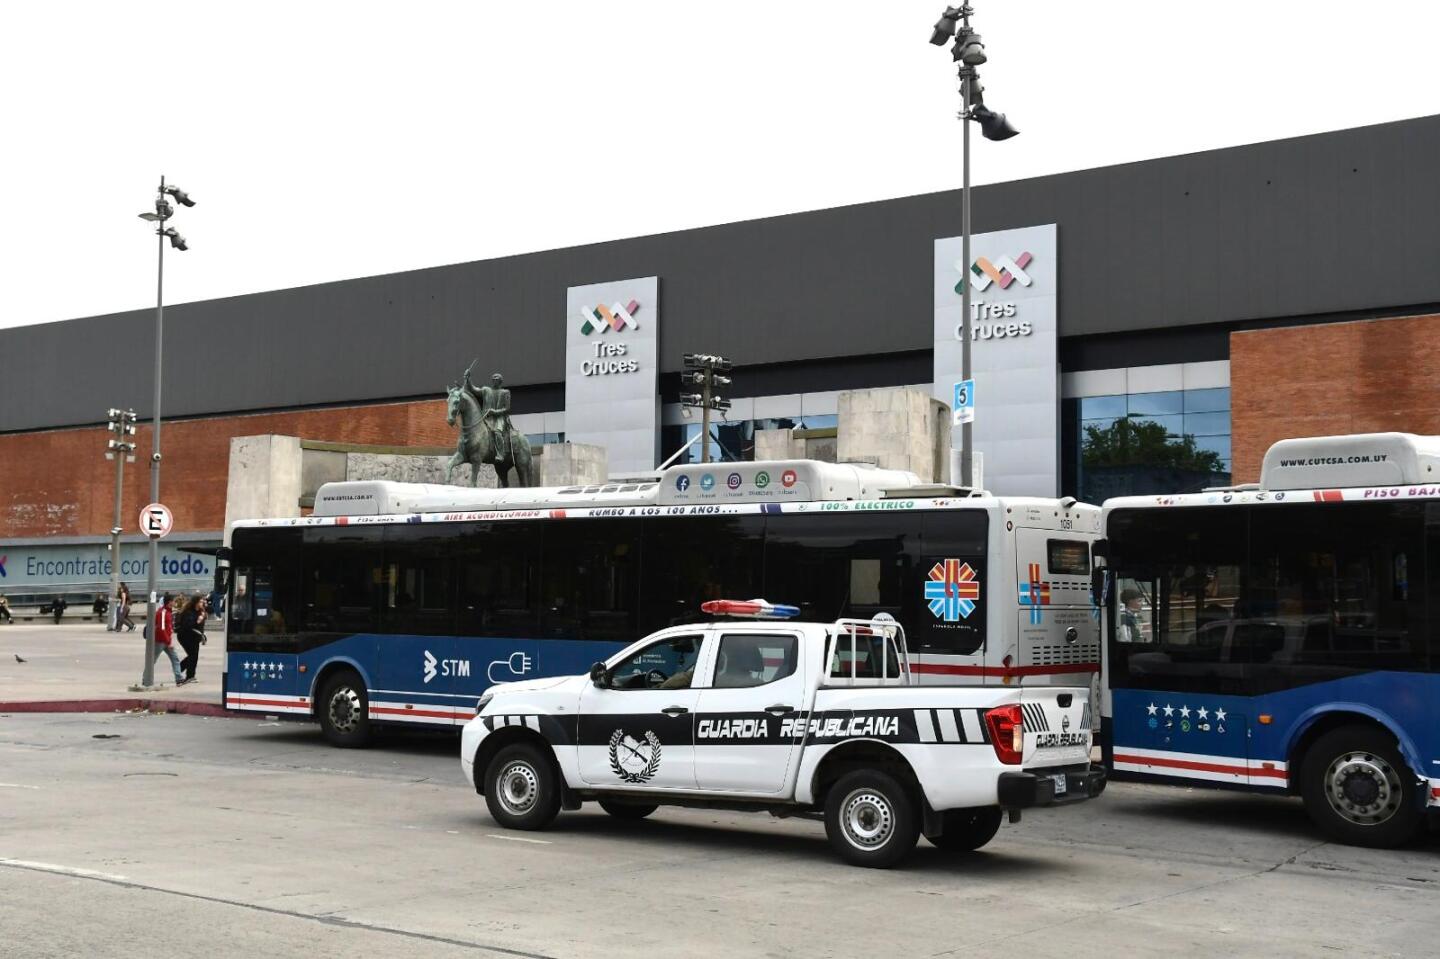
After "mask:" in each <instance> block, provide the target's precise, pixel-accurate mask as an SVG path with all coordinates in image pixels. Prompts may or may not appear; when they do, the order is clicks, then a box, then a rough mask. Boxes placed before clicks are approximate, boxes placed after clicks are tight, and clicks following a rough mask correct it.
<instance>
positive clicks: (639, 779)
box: [610, 729, 660, 785]
mask: <svg viewBox="0 0 1440 959" xmlns="http://www.w3.org/2000/svg"><path fill="white" fill-rule="evenodd" d="M624 741H625V730H623V729H617V730H615V732H614V733H612V734H611V736H610V771H611V772H613V773H614V774H615V775H616V776H618V777H619V778H620V780H621V781H622V782H627V783H634V784H636V785H640V784H642V783H647V782H649V781H650V780H651V779H654V778H655V773H656V772H657V771H659V769H660V737H659V736H656V735H655V734H654V733H653V732H651V731H649V730H646V732H645V743H646V745H648V746H649V747H650V761H649V762H648V763H646V764H645V768H644V769H641V770H639V771H638V772H630V771H629V770H627V769H626V768H625V767H624V766H622V765H620V744H621V743H623V742H624Z"/></svg>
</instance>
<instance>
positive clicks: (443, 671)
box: [425, 649, 470, 683]
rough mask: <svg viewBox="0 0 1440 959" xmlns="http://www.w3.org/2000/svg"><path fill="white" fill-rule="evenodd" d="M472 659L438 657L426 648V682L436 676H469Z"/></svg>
mask: <svg viewBox="0 0 1440 959" xmlns="http://www.w3.org/2000/svg"><path fill="white" fill-rule="evenodd" d="M469 675H470V660H468V659H436V658H435V654H434V653H432V652H430V650H428V649H427V650H425V682H427V683H428V682H430V680H432V679H434V678H435V677H436V676H445V677H450V676H467V677H468V676H469Z"/></svg>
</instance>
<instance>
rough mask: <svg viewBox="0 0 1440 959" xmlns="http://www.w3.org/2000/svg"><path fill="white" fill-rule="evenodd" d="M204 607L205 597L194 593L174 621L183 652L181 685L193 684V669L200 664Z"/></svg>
mask: <svg viewBox="0 0 1440 959" xmlns="http://www.w3.org/2000/svg"><path fill="white" fill-rule="evenodd" d="M205 606H206V603H205V597H203V596H201V595H200V594H199V593H196V594H195V595H194V596H191V597H190V600H189V601H188V602H187V603H186V604H185V608H184V609H182V610H181V611H180V616H179V618H178V619H176V620H175V629H176V632H177V633H178V638H179V640H180V646H181V647H182V648H183V649H184V650H185V658H184V659H183V660H181V662H180V669H181V670H182V671H183V672H184V673H185V678H184V679H183V680H179V682H180V683H182V684H183V683H193V682H195V667H196V666H198V665H199V664H200V647H201V646H202V645H203V644H204V642H205Z"/></svg>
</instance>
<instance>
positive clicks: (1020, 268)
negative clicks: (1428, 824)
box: [955, 253, 1035, 294]
mask: <svg viewBox="0 0 1440 959" xmlns="http://www.w3.org/2000/svg"><path fill="white" fill-rule="evenodd" d="M1034 259H1035V257H1034V256H1032V255H1031V254H1029V253H1021V254H1020V255H1019V256H1017V257H1013V258H1012V257H1009V256H999V257H996V258H995V259H994V260H990V259H987V258H985V257H983V256H977V257H976V258H975V262H974V263H972V264H970V271H969V275H970V276H972V277H973V278H974V279H972V280H971V282H972V283H974V284H975V292H977V293H984V292H985V291H986V290H988V289H990V287H991V285H992V284H993V285H995V286H998V287H1000V289H1002V290H1008V289H1010V286H1011V284H1014V283H1019V284H1020V285H1021V286H1029V285H1030V284H1031V283H1033V282H1035V281H1034V280H1032V279H1031V278H1030V274H1029V273H1026V272H1025V267H1027V266H1029V265H1030V262H1031V261H1032V260H1034ZM955 269H956V270H958V271H959V272H960V282H958V283H956V284H955V292H956V293H960V294H963V293H964V292H965V276H966V271H965V264H964V263H963V262H961V261H960V260H956V261H955Z"/></svg>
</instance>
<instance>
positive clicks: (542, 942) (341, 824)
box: [0, 714, 1440, 959]
mask: <svg viewBox="0 0 1440 959" xmlns="http://www.w3.org/2000/svg"><path fill="white" fill-rule="evenodd" d="M454 754H455V741H454V740H453V739H451V738H448V737H442V738H424V737H407V738H403V739H393V740H390V741H389V742H387V743H386V744H385V745H383V746H382V747H380V748H376V749H373V750H369V751H364V752H354V751H349V752H347V751H337V750H333V749H331V748H329V747H328V746H326V745H324V744H323V742H322V741H321V740H320V738H319V736H318V734H317V733H316V732H315V731H314V730H313V729H312V728H311V727H308V726H303V725H290V724H285V725H280V724H275V723H265V722H259V721H251V720H234V719H202V718H198V717H185V716H151V715H143V714H141V715H114V716H102V715H74V714H72V715H13V716H9V717H3V718H0V954H3V955H5V956H7V957H29V956H67V957H68V956H79V955H86V956H136V957H140V956H143V957H146V959H150V957H153V956H155V955H159V954H185V953H194V954H201V955H205V956H207V957H209V959H223V957H231V956H236V957H239V956H244V957H247V959H250V957H254V956H256V955H266V956H304V957H306V959H314V957H324V956H337V957H345V959H359V957H369V956H375V957H380V956H384V957H387V959H392V957H396V956H411V955H415V956H420V955H423V956H438V957H448V956H462V955H463V956H486V955H489V956H505V955H512V956H516V955H518V956H555V957H562V956H563V957H572V956H573V957H588V956H633V955H647V956H687V957H688V956H727V957H729V956H864V957H890V956H927V957H928V956H949V955H956V956H959V955H964V956H1006V957H1015V956H1018V955H1027V956H1028V955H1035V956H1064V957H1066V959H1071V957H1086V956H1104V957H1106V959H1113V957H1115V956H1138V955H1154V956H1166V957H1175V956H1203V957H1206V959H1215V957H1217V956H1235V955H1255V956H1259V955H1263V956H1266V957H1270V959H1273V957H1276V956H1308V955H1315V956H1344V955H1351V954H1364V955H1367V956H1381V955H1402V954H1403V955H1407V956H1413V955H1422V954H1428V953H1429V952H1431V951H1432V950H1433V943H1434V942H1435V941H1436V940H1437V938H1440V839H1437V838H1436V837H1434V836H1432V837H1431V838H1429V839H1427V840H1426V841H1424V842H1422V843H1421V844H1420V845H1418V846H1416V847H1414V848H1410V849H1405V850H1401V851H1397V852H1379V851H1371V850H1362V849H1353V848H1348V847H1343V846H1334V845H1328V844H1325V843H1323V842H1321V841H1320V840H1319V839H1318V838H1317V837H1316V836H1315V835H1314V834H1313V833H1312V832H1311V830H1310V828H1309V825H1308V823H1307V821H1306V820H1305V818H1304V814H1303V812H1302V811H1301V810H1300V807H1299V804H1298V803H1296V802H1294V801H1288V800H1284V799H1280V798H1272V797H1252V796H1245V795H1240V794H1227V793H1212V792H1205V791H1198V790H1183V789H1171V788H1161V787H1142V786H1133V785H1124V784H1120V785H1116V786H1112V788H1111V789H1110V791H1109V792H1107V794H1106V795H1105V797H1104V798H1103V799H1101V800H1099V801H1096V802H1091V803H1087V804H1085V805H1083V806H1080V807H1072V808H1069V809H1062V810H1053V811H1048V812H1036V813H1029V814H1027V815H1026V817H1025V819H1024V821H1023V822H1022V823H1020V824H1019V825H1015V826H1010V825H1007V826H1005V827H1003V829H1002V831H1001V833H1000V836H999V837H998V838H997V839H996V840H995V842H993V843H992V844H991V845H990V846H989V847H987V848H986V849H985V850H984V851H982V852H981V853H979V854H974V855H971V856H968V857H955V856H950V855H946V854H942V853H941V852H939V851H938V850H935V849H933V848H931V847H929V846H928V845H926V844H924V843H923V841H922V843H921V846H920V847H919V848H918V849H917V850H916V853H915V855H914V856H913V857H912V858H911V859H910V860H908V861H907V863H906V864H905V865H904V866H903V867H902V868H900V869H896V870H891V871H887V872H877V871H873V870H862V869H855V868H852V867H848V866H845V865H842V864H841V863H839V862H838V861H837V860H836V859H835V858H834V857H833V856H832V855H831V853H830V851H829V847H828V846H827V845H826V843H825V839H824V833H823V829H822V828H821V826H820V825H819V824H818V823H813V822H806V821H794V820H791V821H778V820H773V819H770V818H769V817H767V816H763V815H747V814H739V813H736V814H731V813H713V812H699V811H688V810H669V811H666V810H661V811H660V812H659V813H657V814H656V815H655V816H654V817H652V818H651V819H650V820H648V821H645V822H641V823H634V824H625V823H621V822H617V821H615V820H611V819H610V818H609V817H607V816H605V815H604V814H603V813H601V812H599V811H598V810H596V811H594V812H591V811H589V809H588V807H587V811H585V812H581V813H570V814H565V815H563V816H562V817H561V819H560V820H559V821H558V822H557V824H556V826H555V828H553V829H552V830H550V831H548V832H545V833H541V834H530V833H526V834H516V833H507V832H505V831H503V830H501V829H499V828H497V827H496V825H495V824H494V823H493V822H492V821H491V820H490V818H489V817H488V815H487V814H486V813H485V810H484V805H483V803H482V802H481V800H480V799H479V798H478V797H477V796H475V794H474V793H473V792H472V791H471V790H470V788H469V786H468V785H467V784H466V783H465V782H464V780H463V779H462V777H461V773H460V769H459V765H458V763H457V761H456V759H455V755H454Z"/></svg>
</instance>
